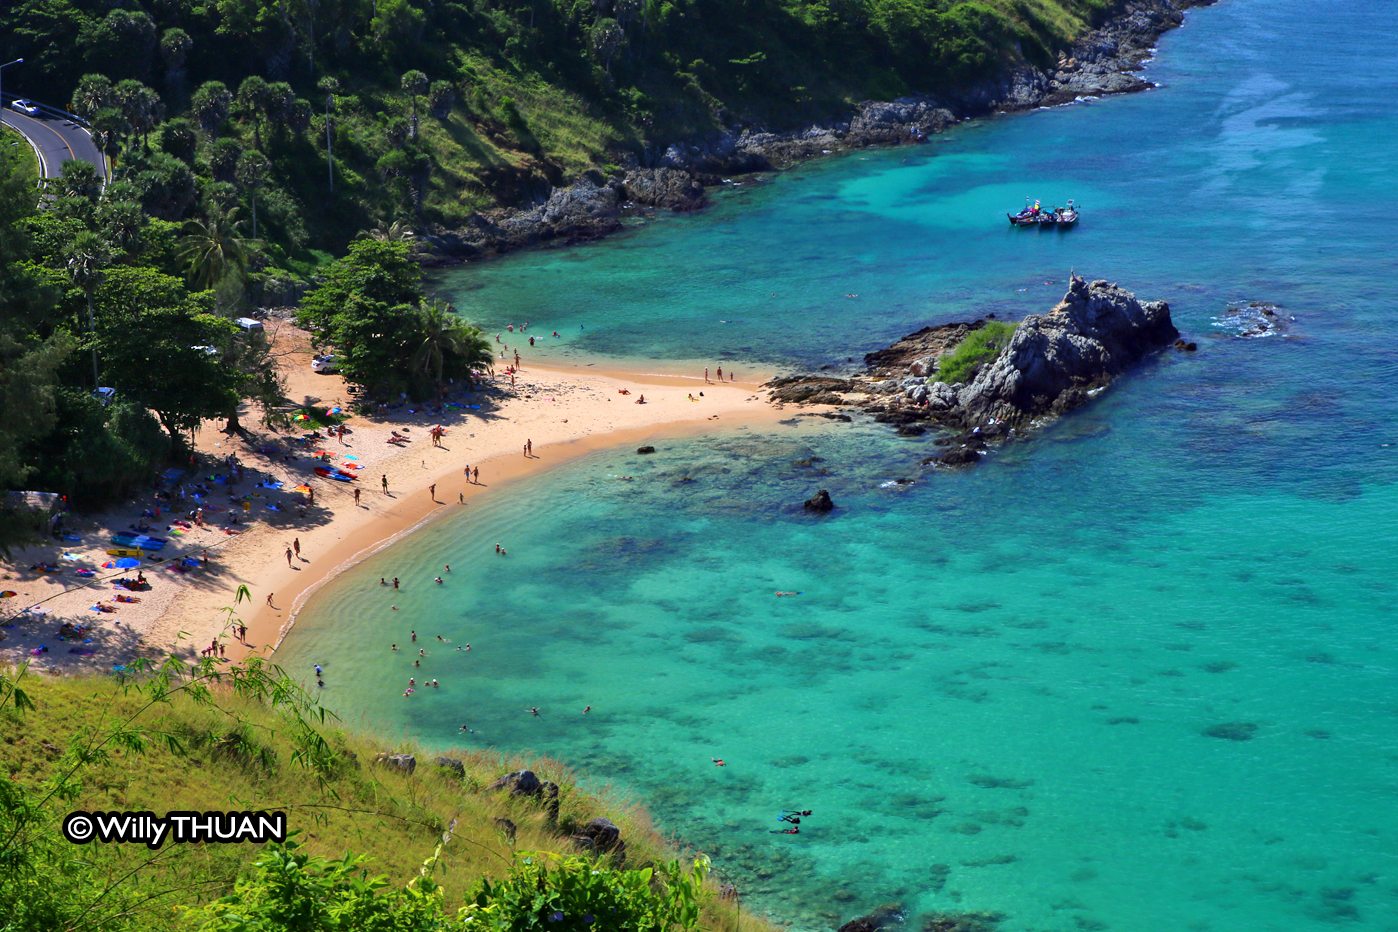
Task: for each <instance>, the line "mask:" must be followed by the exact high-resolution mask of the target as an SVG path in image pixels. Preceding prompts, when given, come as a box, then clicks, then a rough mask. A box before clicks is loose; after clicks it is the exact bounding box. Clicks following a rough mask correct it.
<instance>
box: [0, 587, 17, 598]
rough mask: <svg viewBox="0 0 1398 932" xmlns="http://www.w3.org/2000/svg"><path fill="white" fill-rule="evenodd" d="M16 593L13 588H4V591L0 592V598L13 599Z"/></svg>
mask: <svg viewBox="0 0 1398 932" xmlns="http://www.w3.org/2000/svg"><path fill="white" fill-rule="evenodd" d="M17 595H19V593H18V592H16V591H14V590H13V589H6V590H5V591H4V592H0V599H13V598H14V597H15V596H17Z"/></svg>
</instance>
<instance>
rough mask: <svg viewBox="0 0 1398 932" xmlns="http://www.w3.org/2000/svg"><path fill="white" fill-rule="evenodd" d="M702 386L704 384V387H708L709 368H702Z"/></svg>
mask: <svg viewBox="0 0 1398 932" xmlns="http://www.w3.org/2000/svg"><path fill="white" fill-rule="evenodd" d="M704 384H705V385H708V384H709V367H708V366H705V367H704Z"/></svg>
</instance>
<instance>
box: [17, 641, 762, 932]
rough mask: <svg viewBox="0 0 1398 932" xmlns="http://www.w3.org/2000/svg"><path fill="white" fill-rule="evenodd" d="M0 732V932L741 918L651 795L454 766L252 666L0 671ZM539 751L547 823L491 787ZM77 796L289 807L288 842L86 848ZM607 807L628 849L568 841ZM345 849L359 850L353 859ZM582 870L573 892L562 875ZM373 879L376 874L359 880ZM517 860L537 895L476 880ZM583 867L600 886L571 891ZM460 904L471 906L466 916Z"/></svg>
mask: <svg viewBox="0 0 1398 932" xmlns="http://www.w3.org/2000/svg"><path fill="white" fill-rule="evenodd" d="M16 687H17V688H18V692H16ZM0 735H3V738H0V766H3V768H4V771H5V774H6V776H7V778H8V779H7V780H6V781H4V782H3V783H0V930H4V932H32V930H40V929H42V930H44V932H57V930H66V929H73V930H95V929H102V930H142V932H145V930H161V929H195V928H198V929H235V928H237V929H259V930H274V929H283V928H286V929H308V930H309V929H332V928H339V929H346V930H350V929H353V930H356V932H359V930H362V929H394V930H403V932H407V930H426V929H464V928H486V929H496V928H500V929H508V928H533V927H534V926H533V925H530V924H528V923H527V922H526V920H525V919H524V918H521V917H524V916H526V915H527V914H529V913H530V910H531V909H533V910H535V911H537V910H538V909H543V910H544V911H545V912H546V913H547V914H548V915H549V916H552V915H554V914H555V913H562V914H564V919H561V920H554V921H552V922H549V923H548V925H547V927H548V928H550V929H582V928H587V927H594V928H612V929H616V928H621V927H623V926H621V925H617V924H608V920H605V919H598V917H601V916H605V915H611V916H613V917H617V916H630V917H633V919H632V920H629V921H633V922H637V921H639V920H635V919H634V917H636V916H650V917H652V918H651V919H649V920H647V921H639V922H640V924H639V925H632V926H630V927H632V928H654V929H670V928H676V929H678V928H692V927H697V928H704V929H725V930H726V929H733V928H736V925H737V921H738V918H739V917H738V914H737V913H736V910H735V907H734V905H733V903H732V901H731V900H726V899H723V898H721V897H720V896H719V895H718V893H717V883H716V882H715V880H714V879H713V878H710V879H709V880H707V881H706V882H705V883H704V884H703V886H702V892H701V893H699V894H698V895H697V896H696V895H695V894H694V891H693V889H691V888H690V887H688V886H687V884H689V883H691V882H692V874H691V870H692V869H691V868H690V867H688V865H689V864H691V863H692V862H693V858H694V856H693V855H689V856H687V857H686V858H684V859H680V855H679V854H678V852H677V851H676V850H675V849H674V848H673V847H672V845H671V844H670V843H668V842H667V841H666V840H664V839H662V838H661V837H660V836H659V835H658V834H657V833H656V831H655V830H654V829H653V828H652V827H651V826H650V824H649V823H648V821H647V819H646V816H645V814H644V813H643V812H640V811H638V810H636V809H634V808H632V807H630V806H628V805H624V804H621V803H618V802H616V801H613V800H608V799H605V798H599V797H597V796H594V795H589V794H586V793H583V792H582V791H580V790H578V789H577V786H576V783H575V781H574V779H573V777H572V775H571V774H570V773H569V772H568V771H567V769H566V768H565V767H563V766H562V765H561V764H559V763H557V762H555V761H549V760H535V761H532V762H527V761H524V760H521V759H516V758H507V757H502V756H500V755H497V754H492V753H483V752H475V751H467V750H462V751H453V752H451V755H450V756H452V757H453V758H456V759H457V760H459V761H460V762H461V768H462V769H461V772H460V773H457V772H455V771H454V770H453V769H451V768H447V767H442V766H439V765H437V764H436V763H435V760H436V757H437V755H436V754H431V753H426V752H424V751H423V750H421V749H419V748H412V747H408V746H396V747H393V748H385V747H383V746H381V745H379V744H378V743H376V742H375V741H373V740H370V739H368V738H365V737H363V736H358V735H354V734H349V733H346V732H345V731H342V730H341V729H339V728H338V727H336V725H335V722H334V720H333V718H322V714H321V712H320V710H319V709H318V708H317V707H316V706H315V704H314V703H313V702H312V701H310V699H309V697H306V696H304V695H302V694H300V692H299V690H297V689H296V688H295V687H294V686H292V684H290V683H289V682H287V681H286V680H284V679H282V678H280V677H279V676H278V675H277V674H276V672H275V671H273V670H272V669H270V668H267V667H261V666H259V665H257V662H254V664H252V665H250V666H249V667H248V668H247V669H246V670H243V671H241V672H239V671H231V670H230V669H229V668H228V667H226V666H224V667H222V669H221V670H219V669H218V667H217V666H216V665H215V664H213V663H206V664H205V665H204V666H203V667H202V669H198V670H193V671H190V670H188V669H179V668H177V667H171V668H169V669H167V670H166V671H164V672H163V673H162V672H161V671H146V672H144V673H139V674H138V675H136V676H135V677H133V678H132V679H131V680H129V681H127V682H126V683H124V684H123V683H119V682H118V681H117V680H116V678H115V677H107V678H97V677H72V678H55V677H42V678H40V677H36V676H34V675H29V676H19V675H18V674H17V672H16V671H3V670H0ZM384 751H393V752H395V753H396V752H408V753H415V754H416V761H417V767H416V771H415V772H414V773H412V774H411V775H409V774H406V773H402V772H400V771H398V770H396V769H393V768H391V767H385V766H380V765H376V764H375V763H374V761H375V757H376V756H377V755H379V754H380V753H381V752H384ZM526 766H527V767H528V768H530V769H532V770H533V771H534V772H535V773H536V774H537V775H538V777H539V778H540V779H541V780H550V781H554V782H555V783H557V785H558V787H559V794H558V809H557V816H556V820H555V818H554V817H553V816H552V815H551V813H550V812H549V805H548V802H547V799H544V800H540V799H537V798H533V797H528V796H520V797H518V798H514V797H512V796H511V795H510V793H509V792H507V791H504V790H490V789H488V788H487V787H488V786H489V784H490V783H491V782H493V781H494V780H495V779H496V778H498V777H500V776H501V775H503V774H506V773H508V772H510V771H512V770H518V769H520V768H522V767H526ZM77 810H86V811H118V810H119V811H141V810H150V811H153V812H155V813H156V814H157V815H164V814H165V813H167V812H171V811H179V810H192V811H197V812H205V811H209V810H230V811H256V810H283V811H285V812H286V813H287V820H288V825H289V827H290V829H291V830H292V831H294V832H295V837H294V839H293V842H294V844H293V845H292V846H289V847H288V848H286V849H282V848H279V847H277V846H268V847H266V848H264V849H262V855H263V858H262V860H261V861H259V863H258V864H257V865H254V864H253V863H252V862H253V860H254V858H256V857H257V856H258V853H259V852H258V847H257V846H254V845H249V844H212V845H199V844H173V843H166V844H164V845H163V846H162V847H161V848H160V849H159V850H157V851H152V850H150V849H148V848H147V847H145V846H144V845H140V844H127V845H118V844H100V843H92V844H87V845H74V844H71V843H69V842H68V841H66V840H64V839H63V838H62V837H61V836H60V834H59V829H60V823H61V820H62V818H63V816H64V815H66V814H68V813H70V812H74V811H77ZM598 816H603V817H606V818H609V819H611V820H612V821H613V822H614V823H615V824H616V826H617V827H619V828H620V830H621V838H622V840H623V842H624V843H625V852H624V863H623V862H622V861H621V859H620V858H619V857H618V856H617V855H616V854H614V853H613V854H598V855H595V856H593V855H582V854H580V848H579V847H578V846H577V844H575V843H574V842H573V841H571V840H570V839H569V836H570V835H572V834H574V833H577V832H579V831H580V830H581V829H582V827H583V826H585V825H586V824H587V823H588V822H589V821H590V820H591V819H593V818H594V817H598ZM506 820H507V821H506ZM444 839H445V840H444ZM550 852H555V853H556V854H550ZM351 854H353V855H359V856H362V857H363V858H364V859H365V860H364V862H363V863H362V864H360V863H359V862H357V861H354V860H351V862H350V865H349V867H348V868H347V867H346V866H345V862H344V861H343V860H342V859H344V858H345V857H346V856H347V855H351ZM307 856H316V857H323V858H325V859H328V862H329V863H323V862H317V861H310V862H309V863H306V862H305V860H304V859H305V858H306V857H307ZM568 858H572V859H574V860H571V861H569V860H566V859H568ZM679 860H683V862H684V864H685V865H686V866H684V867H680V866H679V865H678V864H677V863H676V862H677V861H679ZM336 865H338V867H337V866H336ZM424 865H428V867H427V869H426V871H425V875H426V879H423V875H424ZM540 869H544V870H546V871H548V872H549V875H550V877H551V878H552V879H550V880H548V881H547V882H545V881H541V880H540V879H539V878H538V876H537V871H539V870H540ZM647 869H652V870H653V872H654V873H653V876H651V875H648V874H645V873H644V872H645V871H646V870H647ZM531 871H533V872H535V873H531ZM569 871H571V872H572V874H573V875H575V876H573V877H572V882H573V886H571V887H570V886H569V884H568V882H567V881H564V880H561V879H559V878H560V876H563V875H568V872H569ZM292 874H294V875H295V876H292ZM375 875H381V876H382V878H383V880H384V883H383V884H382V885H381V886H376V885H373V884H368V885H366V884H364V883H363V882H362V881H361V880H356V878H362V877H366V876H367V877H373V876H375ZM511 875H514V876H515V877H516V878H519V877H521V875H523V878H524V879H525V880H527V881H528V882H527V884H526V886H527V889H528V891H532V892H530V895H529V897H528V900H529V902H524V903H521V902H518V901H517V899H518V898H517V897H516V901H511V899H510V897H511V893H512V888H511V887H510V886H509V883H508V881H507V882H506V883H505V884H504V885H500V886H484V885H483V884H482V879H483V878H491V879H493V880H495V881H496V882H497V883H498V882H499V881H500V880H501V879H503V878H509V877H510V876H511ZM579 876H580V877H584V878H587V879H588V880H589V882H590V884H591V885H592V887H591V888H589V889H587V890H580V889H579V888H578V883H577V880H578V877H579ZM638 878H639V879H638ZM647 878H648V879H647ZM628 885H630V890H629V892H627V893H626V896H625V897H618V891H626V890H627V888H628ZM584 886H585V885H584ZM637 891H639V892H637ZM513 892H515V893H518V889H514V891H513ZM546 893H547V896H546V895H545V894H546ZM671 894H674V896H673V897H671V899H670V901H669V905H667V897H670V895H671ZM550 897H551V898H550ZM609 897H611V900H609V899H608V898H609ZM536 901H537V902H536ZM613 901H617V902H622V901H624V902H623V906H622V907H618V906H617V903H616V902H613ZM468 902H470V903H476V904H478V905H477V910H478V912H477V918H476V919H474V920H473V921H472V922H471V923H470V924H468V925H463V922H462V919H461V918H460V917H458V915H457V910H458V909H459V908H460V907H461V906H463V905H464V904H466V903H468ZM481 903H485V904H488V905H487V906H486V907H480V906H479V904H481ZM674 904H678V907H674ZM672 907H674V908H672ZM689 907H692V908H693V911H692V912H691V913H690V915H689V918H690V919H691V920H692V922H687V921H686V920H685V909H686V908H689ZM336 909H339V910H340V913H339V914H336V913H335V911H336ZM609 909H611V910H614V911H613V912H608V910H609ZM626 909H630V910H632V911H631V912H626V911H625V910H626ZM667 910H668V911H667ZM320 911H324V914H323V915H321V914H320ZM379 912H382V913H383V914H384V915H383V916H380V915H379ZM587 915H593V917H594V920H596V922H601V923H602V924H601V925H597V924H596V922H586V921H585V920H584V917H585V916H587ZM239 916H241V917H243V919H242V920H237V917H239ZM351 916H355V917H357V918H354V919H351V918H350V917H351ZM385 916H387V917H389V918H391V919H392V921H391V922H390V921H389V919H388V918H385ZM230 917H231V918H230ZM248 917H257V918H258V921H257V922H253V921H252V920H251V919H249V918H248ZM511 917H513V918H511ZM666 917H668V918H666ZM235 920H237V921H235ZM741 921H742V928H744V929H749V930H754V932H758V930H761V929H765V928H770V926H768V925H767V924H766V923H764V922H762V921H761V920H759V919H756V918H755V917H751V916H747V915H743V916H742V917H741ZM615 922H621V920H620V919H614V923H615Z"/></svg>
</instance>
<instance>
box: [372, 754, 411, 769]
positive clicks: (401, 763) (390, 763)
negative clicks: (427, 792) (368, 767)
mask: <svg viewBox="0 0 1398 932" xmlns="http://www.w3.org/2000/svg"><path fill="white" fill-rule="evenodd" d="M374 763H376V764H378V765H379V766H381V767H391V768H393V769H394V770H401V771H403V772H404V773H409V774H410V773H412V772H413V771H415V770H417V758H416V757H414V756H413V755H411V754H388V753H383V754H379V755H378V756H376V757H375V758H374Z"/></svg>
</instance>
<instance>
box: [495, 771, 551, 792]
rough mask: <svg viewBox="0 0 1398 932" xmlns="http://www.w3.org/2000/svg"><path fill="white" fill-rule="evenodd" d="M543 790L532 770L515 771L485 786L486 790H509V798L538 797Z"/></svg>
mask: <svg viewBox="0 0 1398 932" xmlns="http://www.w3.org/2000/svg"><path fill="white" fill-rule="evenodd" d="M542 788H543V784H542V783H540V782H539V778H538V777H536V776H535V775H534V771H532V770H515V771H513V772H511V773H507V774H505V775H504V776H503V777H501V778H500V779H499V780H496V781H495V782H494V783H492V784H490V786H487V787H486V789H487V790H509V791H510V795H511V796H538V795H539V793H540V791H541V790H542Z"/></svg>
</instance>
